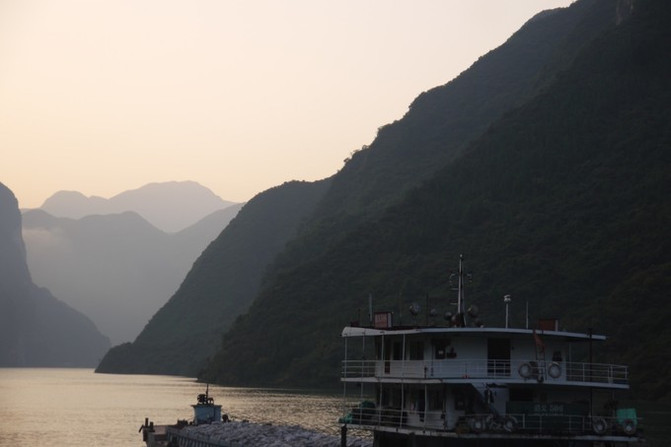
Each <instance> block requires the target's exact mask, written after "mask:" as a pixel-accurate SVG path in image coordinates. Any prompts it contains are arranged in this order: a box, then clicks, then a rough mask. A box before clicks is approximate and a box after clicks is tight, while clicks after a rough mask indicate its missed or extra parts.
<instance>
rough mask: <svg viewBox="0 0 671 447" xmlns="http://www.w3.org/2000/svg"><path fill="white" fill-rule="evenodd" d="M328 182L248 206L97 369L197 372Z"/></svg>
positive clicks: (278, 192) (285, 188)
mask: <svg viewBox="0 0 671 447" xmlns="http://www.w3.org/2000/svg"><path fill="white" fill-rule="evenodd" d="M328 184H329V181H328V180H322V181H320V182H313V183H308V182H288V183H285V184H283V185H281V186H278V187H275V188H272V189H270V190H268V191H265V192H263V193H261V194H258V195H257V196H256V197H254V198H253V199H252V200H250V201H249V202H248V203H247V204H245V206H244V207H243V208H242V209H241V210H240V212H239V213H238V215H237V216H236V217H235V218H234V219H233V220H232V221H231V223H230V224H229V225H228V226H227V227H226V229H225V230H224V231H222V233H221V234H220V235H219V237H218V238H216V239H215V240H214V241H213V242H212V243H211V244H210V245H209V246H208V247H207V248H206V249H205V251H203V253H202V254H201V255H200V257H199V258H198V259H197V261H196V262H195V263H194V265H193V268H192V269H191V271H190V272H189V273H188V275H186V278H185V279H184V281H183V282H182V284H181V285H180V287H179V289H178V290H177V292H176V293H175V294H174V295H173V296H172V297H171V298H170V300H169V301H168V302H167V303H166V304H165V305H164V306H163V307H162V308H161V309H160V310H159V311H158V312H157V313H156V314H155V315H154V316H153V317H152V319H151V320H150V321H149V323H148V324H147V326H146V327H145V328H144V330H143V331H142V332H141V333H140V335H139V336H138V337H137V339H136V340H135V341H134V342H133V343H125V344H122V345H119V346H116V347H114V348H112V349H111V350H110V351H109V352H108V353H107V355H106V356H105V357H104V358H103V360H102V362H101V363H100V365H99V366H98V368H97V370H96V371H98V372H109V373H143V374H146V373H154V374H177V375H191V376H193V375H195V374H197V372H198V371H199V369H200V368H201V367H202V366H203V365H204V363H205V360H206V358H207V357H208V356H209V355H210V354H212V353H213V352H214V350H215V349H216V348H217V345H216V343H213V342H212V341H213V340H219V338H220V337H221V334H222V333H223V332H224V331H225V330H226V329H227V328H228V327H230V325H231V324H232V323H233V322H234V321H235V319H236V318H237V317H238V316H239V315H241V314H242V313H244V312H245V311H246V310H247V308H248V307H249V305H250V303H251V301H252V300H253V299H254V297H255V296H256V294H257V292H258V287H259V284H260V282H261V278H262V276H263V274H264V272H265V268H266V266H267V265H268V264H269V263H270V262H271V260H272V259H273V258H274V257H275V256H276V255H277V253H279V252H280V251H281V250H282V249H283V248H284V245H285V244H286V242H287V241H288V240H289V239H291V238H293V237H294V236H295V235H296V234H297V232H298V230H299V228H300V226H301V224H302V222H303V220H304V217H305V216H306V215H309V213H310V212H311V211H312V210H313V209H314V206H315V204H316V202H317V201H318V200H319V199H320V198H321V197H322V195H323V193H324V190H325V189H326V188H327V187H328Z"/></svg>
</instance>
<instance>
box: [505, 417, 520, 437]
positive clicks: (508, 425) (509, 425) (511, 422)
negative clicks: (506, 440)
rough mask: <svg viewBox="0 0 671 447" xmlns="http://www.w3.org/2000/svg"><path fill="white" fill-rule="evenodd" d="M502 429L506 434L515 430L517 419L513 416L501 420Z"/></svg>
mask: <svg viewBox="0 0 671 447" xmlns="http://www.w3.org/2000/svg"><path fill="white" fill-rule="evenodd" d="M503 429H504V430H505V431H507V432H508V433H512V432H514V431H515V430H517V419H515V418H514V417H513V416H506V417H505V419H503Z"/></svg>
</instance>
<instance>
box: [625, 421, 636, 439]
mask: <svg viewBox="0 0 671 447" xmlns="http://www.w3.org/2000/svg"><path fill="white" fill-rule="evenodd" d="M622 431H623V432H624V434H625V435H628V436H631V435H633V434H634V433H636V423H635V422H634V421H633V419H625V420H624V421H622Z"/></svg>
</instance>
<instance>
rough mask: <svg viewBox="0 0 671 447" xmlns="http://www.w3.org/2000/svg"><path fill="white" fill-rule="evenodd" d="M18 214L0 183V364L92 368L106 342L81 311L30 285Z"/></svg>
mask: <svg viewBox="0 0 671 447" xmlns="http://www.w3.org/2000/svg"><path fill="white" fill-rule="evenodd" d="M25 256H26V254H25V248H24V245H23V240H22V239H21V213H20V212H19V208H18V202H17V200H16V197H14V195H13V193H12V192H11V191H10V190H9V189H8V188H7V187H6V186H5V185H3V184H2V183H0V366H2V367H20V366H22V367H28V366H32V367H55V366H59V367H66V366H77V367H92V366H94V365H96V364H97V363H98V361H99V360H100V357H101V356H102V355H103V354H104V353H105V351H106V350H107V349H108V348H109V340H108V339H107V338H106V337H104V336H103V335H102V334H100V332H98V330H97V329H96V327H95V326H94V324H93V323H92V322H91V320H89V319H88V318H86V317H85V316H84V315H82V314H81V313H79V312H77V311H75V310H74V309H72V308H71V307H69V306H67V305H66V304H64V303H63V302H62V301H59V300H58V299H56V298H55V297H54V296H53V295H52V294H51V293H50V292H49V291H48V290H47V289H44V288H39V287H37V286H36V285H35V284H33V282H32V279H31V277H30V273H29V271H28V266H27V264H26V257H25Z"/></svg>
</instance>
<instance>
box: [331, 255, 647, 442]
mask: <svg viewBox="0 0 671 447" xmlns="http://www.w3.org/2000/svg"><path fill="white" fill-rule="evenodd" d="M454 276H456V278H455V279H456V280H457V281H458V284H456V286H455V290H456V291H457V303H456V306H457V307H456V313H455V314H454V315H452V314H450V313H447V314H446V315H445V317H446V322H445V323H443V324H442V325H437V324H425V325H411V326H408V325H406V326H402V325H395V324H394V321H393V314H392V313H391V312H375V313H374V312H372V305H371V312H370V313H371V318H370V321H369V324H367V325H361V324H357V323H355V324H350V325H349V326H347V327H345V328H344V329H343V331H342V337H343V338H344V342H345V360H344V361H343V362H342V371H341V382H342V383H343V386H344V395H345V397H346V401H348V402H352V401H358V402H360V403H359V404H358V405H356V406H355V407H354V408H351V406H350V407H349V408H348V410H349V411H348V412H345V413H346V414H345V415H344V416H343V418H342V419H341V420H340V422H341V423H342V424H344V425H343V426H344V427H350V428H354V429H364V430H370V431H372V432H373V437H374V446H379V447H402V446H403V447H405V446H407V447H438V446H556V447H569V446H575V447H578V446H581V447H582V446H593V447H610V446H620V445H621V446H630V445H634V444H643V443H644V440H643V436H642V433H641V429H640V426H639V422H640V420H639V418H638V417H637V414H636V410H635V409H634V408H631V407H629V406H627V407H625V408H621V407H620V406H619V405H618V402H617V400H616V395H617V393H618V392H621V391H623V390H627V389H628V388H629V371H628V368H627V366H623V365H615V364H607V363H594V362H593V361H592V352H593V351H592V349H593V345H596V344H597V343H599V342H603V341H604V340H605V339H606V337H605V336H603V335H597V334H593V333H591V330H590V331H588V332H587V333H582V332H569V331H565V330H563V329H562V328H560V326H559V321H558V320H556V319H544V320H539V321H538V322H537V323H536V324H535V325H534V327H533V328H529V324H528V317H527V324H526V327H524V328H513V327H508V304H509V303H510V297H509V296H506V297H504V303H505V306H506V323H505V327H484V326H483V325H482V324H480V323H479V321H478V320H477V318H478V317H477V310H476V309H475V307H474V306H471V307H469V308H466V304H465V296H464V283H465V280H466V278H465V274H464V270H463V257H460V259H459V270H458V273H455V275H454ZM455 282H456V281H455ZM413 307H414V308H413ZM410 310H411V312H412V313H417V312H418V311H419V309H418V308H417V307H416V306H411V309H410ZM527 314H528V311H527ZM578 357H580V358H578Z"/></svg>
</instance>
